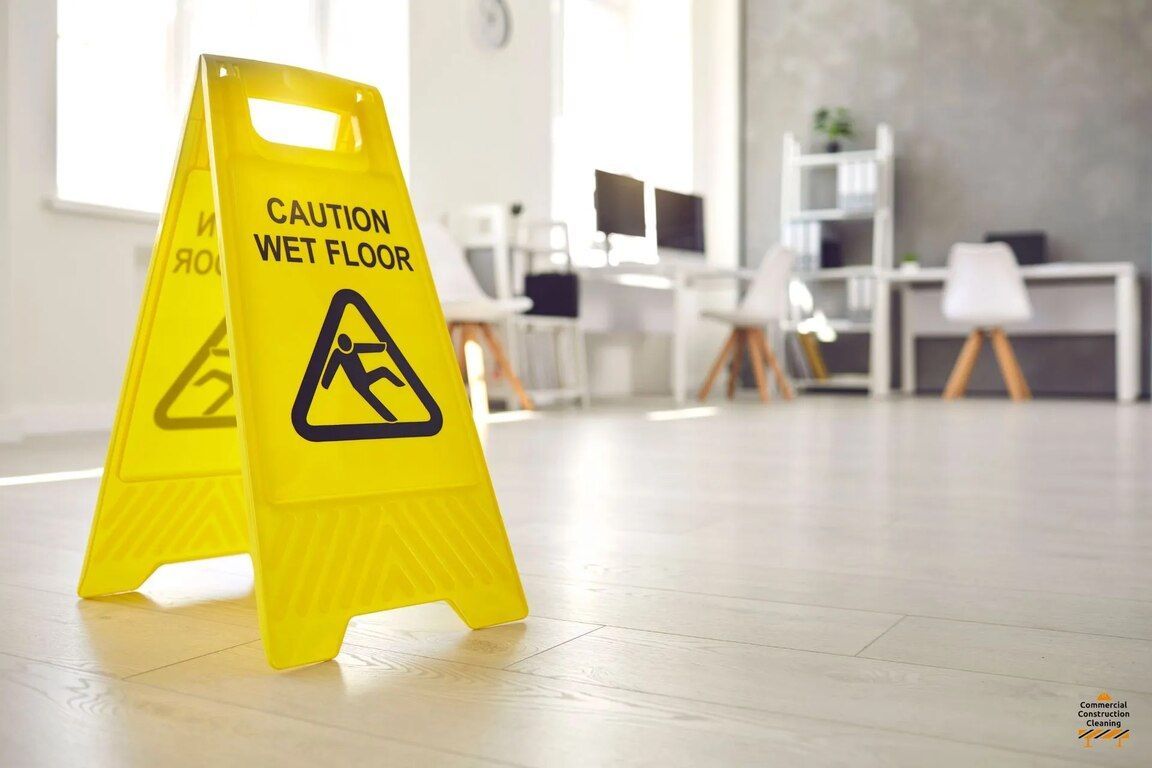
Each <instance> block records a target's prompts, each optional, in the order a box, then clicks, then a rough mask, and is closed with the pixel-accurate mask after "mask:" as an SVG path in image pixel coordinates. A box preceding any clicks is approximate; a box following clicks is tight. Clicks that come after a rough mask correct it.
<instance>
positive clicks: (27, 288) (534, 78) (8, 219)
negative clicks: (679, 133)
mask: <svg viewBox="0 0 1152 768" xmlns="http://www.w3.org/2000/svg"><path fill="white" fill-rule="evenodd" d="M558 1H559V0H510V2H509V6H510V8H511V10H512V18H513V34H512V39H511V42H510V43H509V45H508V46H507V47H506V48H504V49H501V50H496V51H492V50H488V49H485V48H482V47H481V46H480V45H479V44H478V43H476V41H474V40H473V39H472V37H471V34H470V32H469V29H468V26H467V20H468V16H467V14H468V12H469V10H470V9H471V8H472V7H473V3H472V0H419V2H413V3H412V9H411V29H412V49H411V56H412V60H411V65H412V69H411V78H412V93H411V119H412V123H411V136H412V144H411V174H410V179H409V183H410V186H411V187H412V190H413V196H414V197H415V199H416V200H417V202H418V204H422V205H423V206H425V207H427V208H429V209H431V210H432V211H434V212H443V211H447V210H451V209H453V208H457V207H459V206H461V205H467V204H471V203H476V202H492V201H507V202H512V201H514V200H519V201H522V202H524V203H525V205H526V206H527V207H528V212H529V215H532V212H536V213H537V214H538V215H548V212H550V210H551V206H550V191H551V154H552V146H551V124H552V115H553V106H554V96H555V93H554V88H553V54H554V37H553V34H554V29H553V19H554V15H553V14H554V10H555V7H556V3H557V2H558ZM738 5H739V3H738V0H716V2H703V0H699V1H698V2H697V3H696V6H697V8H696V10H695V11H694V13H695V16H696V18H695V23H696V24H697V29H698V32H699V39H698V40H697V54H698V55H697V65H696V67H697V76H696V79H695V83H696V86H695V89H694V101H695V103H696V113H697V127H696V143H697V146H698V147H699V148H701V149H702V150H706V151H701V152H700V154H699V155H698V157H697V158H696V174H697V177H698V180H697V186H698V188H699V189H700V191H701V192H703V193H704V194H705V195H706V196H708V200H709V202H708V228H709V229H708V238H709V243H710V250H711V258H713V259H714V260H716V261H717V262H718V263H724V264H729V263H731V264H735V263H736V262H735V251H736V248H735V242H736V237H737V234H736V233H737V231H738V229H737V227H738V225H737V219H736V216H737V210H736V206H735V205H731V204H729V201H730V200H733V199H735V198H734V195H736V193H737V187H736V186H735V173H736V168H735V162H736V161H735V155H734V154H732V153H734V152H735V147H736V142H735V141H734V139H732V137H734V136H735V134H734V131H735V123H736V116H737V112H736V109H737V105H738V101H737V99H736V94H735V89H736V87H737V83H738V80H737V71H736V69H735V67H736V57H737V55H738V50H739V48H738V29H737V25H736V14H737V11H738ZM0 11H2V12H0V42H2V43H3V45H2V46H0V440H3V439H11V438H13V437H18V436H19V435H20V434H21V433H40V432H51V431H62V430H70V429H91V428H106V427H108V426H110V425H111V421H112V418H113V415H114V412H115V406H116V400H117V398H118V396H119V392H120V386H121V383H122V378H123V373H124V367H125V364H126V360H127V354H128V348H129V346H130V344H131V340H132V334H133V332H134V329H135V320H136V311H137V307H138V304H139V300H140V290H141V287H142V279H143V273H144V270H145V268H146V264H145V263H144V259H142V258H141V256H140V254H141V252H142V251H146V250H147V249H148V248H149V247H150V246H151V244H152V242H153V240H154V237H155V229H156V227H155V224H154V223H148V222H132V221H127V220H118V219H113V218H101V217H98V216H93V215H82V214H77V213H75V212H63V211H60V210H56V209H53V208H52V207H51V206H50V205H49V201H50V200H51V199H52V197H53V194H54V192H55V83H56V71H55V69H56V66H55V60H56V59H55V39H56V3H55V2H52V0H0ZM108 87H109V89H113V88H116V87H117V86H116V84H115V83H109V84H108ZM730 91H731V92H730ZM92 119H93V120H114V119H115V115H106V114H101V115H93V116H92ZM130 129H131V126H126V130H130ZM730 139H732V140H730ZM132 161H133V158H130V157H126V158H124V162H132ZM730 254H731V255H730ZM710 346H711V343H710V341H709V343H708V344H705V345H703V346H701V349H700V351H699V355H700V356H706V355H707V354H708V353H709V352H710V351H711V350H710ZM692 364H693V365H695V363H692ZM692 370H694V368H693V369H692Z"/></svg>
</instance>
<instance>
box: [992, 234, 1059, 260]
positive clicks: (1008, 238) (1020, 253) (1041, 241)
mask: <svg viewBox="0 0 1152 768" xmlns="http://www.w3.org/2000/svg"><path fill="white" fill-rule="evenodd" d="M984 242H986V243H1005V244H1006V245H1007V246H1008V247H1009V248H1011V249H1012V252H1013V253H1014V254H1016V261H1017V262H1018V263H1019V264H1020V265H1021V266H1025V265H1028V264H1044V263H1046V262H1047V261H1048V235H1046V234H1045V233H1044V232H1041V231H1028V232H989V233H988V234H986V235H984Z"/></svg>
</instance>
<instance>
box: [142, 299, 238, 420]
mask: <svg viewBox="0 0 1152 768" xmlns="http://www.w3.org/2000/svg"><path fill="white" fill-rule="evenodd" d="M213 382H215V383H214V384H213V386H212V387H211V388H209V386H208V385H209V384H212V383H213ZM217 389H218V390H219V391H220V394H219V395H217V396H216V397H215V399H213V400H212V401H211V402H206V398H208V397H211V396H212V393H213V392H214V391H215V390H217ZM234 394H235V392H234V389H233V384H232V360H231V354H230V350H229V347H228V324H227V323H226V322H225V320H224V319H223V318H221V319H220V322H219V323H218V324H217V325H216V328H215V330H213V331H212V333H211V334H209V335H208V338H207V340H205V342H204V343H203V344H201V345H200V348H199V349H198V350H196V353H195V354H194V355H192V359H191V360H189V361H188V363H187V364H186V365H185V366H184V368H182V369H181V370H180V373H179V374H178V375H177V376H176V379H175V380H174V381H173V382H172V385H171V386H170V387H169V388H168V390H167V391H166V392H165V393H164V396H163V397H161V398H160V401H159V402H158V403H157V404H156V409H155V411H154V412H153V417H152V418H153V420H154V421H155V423H156V426H157V427H159V428H160V429H169V430H171V429H215V428H221V427H225V428H228V427H235V426H236V416H235V414H234V413H230V411H233V410H235V408H234V407H231V408H225V407H224V406H226V405H228V404H229V403H231V402H232V400H233V396H234Z"/></svg>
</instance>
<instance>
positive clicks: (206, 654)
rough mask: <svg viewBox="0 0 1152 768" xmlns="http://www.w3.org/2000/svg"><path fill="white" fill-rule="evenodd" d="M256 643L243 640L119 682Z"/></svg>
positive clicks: (254, 640) (137, 673)
mask: <svg viewBox="0 0 1152 768" xmlns="http://www.w3.org/2000/svg"><path fill="white" fill-rule="evenodd" d="M258 642H260V638H259V637H257V638H255V639H253V640H245V641H244V642H242V643H236V644H235V645H230V646H228V647H227V648H216V649H215V650H211V651H208V652H206V653H201V654H197V655H196V656H190V657H188V658H187V659H180V660H178V661H173V662H171V663H169V664H161V665H160V666H159V667H154V668H153V669H146V670H144V671H143V672H133V673H132V674H130V675H126V676H125V677H121V678H120V679H121V680H131V679H132V678H134V677H139V676H140V675H146V674H148V673H149V672H157V671H159V670H161V669H168V667H174V666H176V665H177V664H183V663H184V662H186V661H195V660H196V659H202V658H204V657H205V656H212V655H214V654H217V653H224V652H225V651H230V650H232V649H233V648H239V647H240V646H243V645H251V644H252V643H258Z"/></svg>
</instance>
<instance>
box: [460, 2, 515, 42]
mask: <svg viewBox="0 0 1152 768" xmlns="http://www.w3.org/2000/svg"><path fill="white" fill-rule="evenodd" d="M470 16H471V19H470V22H469V25H470V26H471V27H472V35H473V37H475V38H476V41H477V42H478V43H480V45H482V46H484V47H485V48H492V49H494V50H495V49H498V48H503V47H504V46H506V45H508V41H509V40H510V39H511V38H512V12H511V11H509V10H508V4H507V3H506V2H505V0H473V3H472V13H471V14H470Z"/></svg>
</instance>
